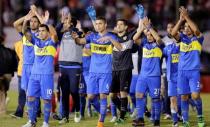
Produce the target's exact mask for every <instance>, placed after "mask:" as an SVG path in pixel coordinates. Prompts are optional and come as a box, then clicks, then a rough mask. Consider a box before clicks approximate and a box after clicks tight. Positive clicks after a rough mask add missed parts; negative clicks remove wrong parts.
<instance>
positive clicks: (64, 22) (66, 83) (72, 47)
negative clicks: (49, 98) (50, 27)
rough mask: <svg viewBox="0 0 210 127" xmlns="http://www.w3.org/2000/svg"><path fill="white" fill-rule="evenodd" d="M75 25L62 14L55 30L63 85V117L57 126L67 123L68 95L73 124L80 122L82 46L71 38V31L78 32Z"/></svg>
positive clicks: (67, 15) (69, 18)
mask: <svg viewBox="0 0 210 127" xmlns="http://www.w3.org/2000/svg"><path fill="white" fill-rule="evenodd" d="M76 25H77V20H76V19H75V18H72V17H71V15H70V13H68V14H65V13H64V12H62V17H61V24H59V25H58V26H57V28H56V31H57V33H58V37H59V41H60V53H59V58H58V61H59V71H60V73H61V80H62V83H63V84H62V85H61V90H62V106H63V116H62V120H61V121H59V124H64V123H68V122H69V94H71V96H72V98H73V101H74V107H75V116H74V122H76V123H78V122H80V120H81V115H80V96H79V81H80V76H81V69H82V65H81V63H82V45H78V44H77V43H76V42H75V40H74V39H73V38H72V37H71V33H72V32H73V31H78V29H77V28H76ZM70 51H71V53H69V52H70Z"/></svg>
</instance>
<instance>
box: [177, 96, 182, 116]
mask: <svg viewBox="0 0 210 127" xmlns="http://www.w3.org/2000/svg"><path fill="white" fill-rule="evenodd" d="M177 108H178V114H179V115H180V116H181V114H182V109H181V96H180V95H178V96H177Z"/></svg>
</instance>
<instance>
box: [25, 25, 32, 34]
mask: <svg viewBox="0 0 210 127" xmlns="http://www.w3.org/2000/svg"><path fill="white" fill-rule="evenodd" d="M28 32H31V29H30V27H29V26H27V27H26V29H25V33H28ZM25 33H24V34H25Z"/></svg>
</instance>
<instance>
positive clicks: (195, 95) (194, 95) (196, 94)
mask: <svg viewBox="0 0 210 127" xmlns="http://www.w3.org/2000/svg"><path fill="white" fill-rule="evenodd" d="M191 97H192V99H193V100H196V99H199V98H200V94H199V93H192V95H191Z"/></svg>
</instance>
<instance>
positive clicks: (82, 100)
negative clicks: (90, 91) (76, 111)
mask: <svg viewBox="0 0 210 127" xmlns="http://www.w3.org/2000/svg"><path fill="white" fill-rule="evenodd" d="M85 106H86V98H85V96H80V113H81V115H82V116H83V117H84V116H85Z"/></svg>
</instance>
